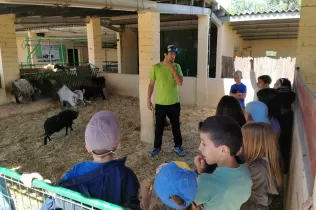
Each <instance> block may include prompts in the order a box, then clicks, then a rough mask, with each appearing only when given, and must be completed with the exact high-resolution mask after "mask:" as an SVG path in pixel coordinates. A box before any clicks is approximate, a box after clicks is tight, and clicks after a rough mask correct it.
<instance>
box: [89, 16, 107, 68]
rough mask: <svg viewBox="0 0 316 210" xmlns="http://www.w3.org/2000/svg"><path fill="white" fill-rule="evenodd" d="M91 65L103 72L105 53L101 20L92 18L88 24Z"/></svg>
mask: <svg viewBox="0 0 316 210" xmlns="http://www.w3.org/2000/svg"><path fill="white" fill-rule="evenodd" d="M87 38H88V53H89V63H90V64H93V65H95V66H96V67H98V68H99V71H103V57H104V56H103V51H102V35H101V25H100V18H90V20H89V23H88V24H87Z"/></svg>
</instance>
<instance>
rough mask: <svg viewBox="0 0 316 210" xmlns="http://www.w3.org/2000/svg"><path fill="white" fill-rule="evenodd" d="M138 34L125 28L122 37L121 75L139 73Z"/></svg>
mask: <svg viewBox="0 0 316 210" xmlns="http://www.w3.org/2000/svg"><path fill="white" fill-rule="evenodd" d="M137 43H138V42H137V33H136V32H134V31H133V29H132V28H125V29H124V32H123V33H122V36H121V44H122V45H121V49H120V50H121V73H122V74H137V73H138V60H137V59H138V50H137Z"/></svg>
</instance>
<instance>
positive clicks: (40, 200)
mask: <svg viewBox="0 0 316 210" xmlns="http://www.w3.org/2000/svg"><path fill="white" fill-rule="evenodd" d="M32 184H33V186H34V187H32V188H28V187H26V186H24V185H23V183H22V182H21V175H20V174H19V173H17V172H15V171H12V170H9V169H7V168H3V167H0V209H1V210H20V209H21V210H22V209H23V210H32V209H34V210H38V209H41V207H42V206H43V204H45V199H46V198H47V197H49V196H51V197H52V198H53V200H58V201H60V202H61V206H63V209H64V210H65V209H82V210H88V209H106V210H124V208H122V207H120V206H117V205H114V204H111V203H107V202H105V201H102V200H98V199H93V198H89V197H86V196H83V195H82V194H80V193H78V192H74V191H72V190H68V189H66V188H63V187H58V186H53V185H50V184H48V183H46V182H44V181H40V180H37V179H35V180H33V182H32ZM60 202H59V204H60ZM56 203H57V202H56ZM54 205H55V203H54Z"/></svg>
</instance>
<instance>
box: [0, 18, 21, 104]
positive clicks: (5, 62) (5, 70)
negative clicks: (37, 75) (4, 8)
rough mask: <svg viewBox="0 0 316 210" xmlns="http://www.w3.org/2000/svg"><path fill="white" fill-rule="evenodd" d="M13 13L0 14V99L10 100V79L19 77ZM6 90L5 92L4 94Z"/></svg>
mask: <svg viewBox="0 0 316 210" xmlns="http://www.w3.org/2000/svg"><path fill="white" fill-rule="evenodd" d="M14 20H15V15H13V14H8V15H0V77H1V88H2V90H1V91H2V93H1V94H0V97H2V100H1V98H0V101H1V102H2V103H4V101H3V99H4V97H6V98H7V99H8V100H11V98H12V97H11V94H10V91H11V87H12V81H13V80H16V79H19V77H20V69H19V61H18V49H17V45H16V34H15V24H14ZM5 92H6V94H5Z"/></svg>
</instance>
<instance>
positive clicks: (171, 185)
mask: <svg viewBox="0 0 316 210" xmlns="http://www.w3.org/2000/svg"><path fill="white" fill-rule="evenodd" d="M156 173H157V175H156V177H155V180H154V183H153V184H152V185H151V186H150V187H149V189H147V192H145V191H144V192H143V193H142V194H143V195H144V194H147V195H144V197H143V199H142V208H143V209H149V210H154V209H159V210H162V209H165V210H169V209H177V210H178V209H179V210H182V209H183V210H184V209H186V210H188V209H192V203H193V200H194V198H195V196H196V194H197V181H196V178H197V174H196V173H195V172H194V171H191V170H190V167H189V166H188V165H187V164H186V163H185V162H179V161H174V162H170V163H168V164H162V165H160V166H159V167H158V169H157V171H156Z"/></svg>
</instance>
